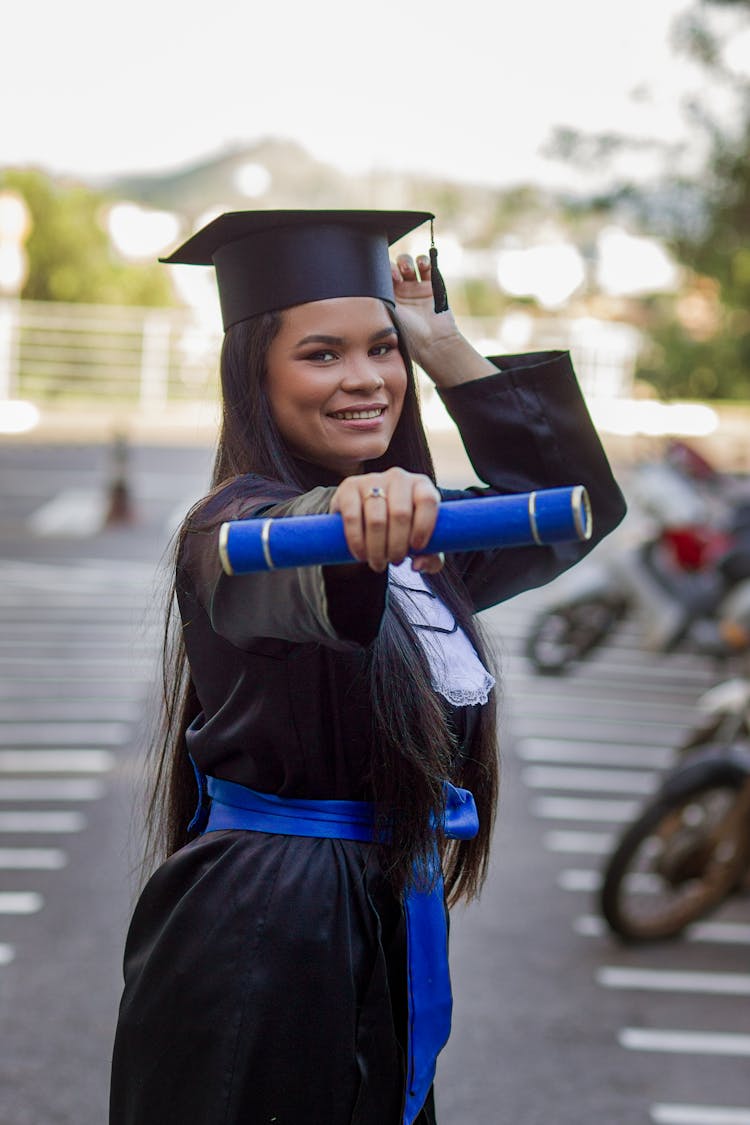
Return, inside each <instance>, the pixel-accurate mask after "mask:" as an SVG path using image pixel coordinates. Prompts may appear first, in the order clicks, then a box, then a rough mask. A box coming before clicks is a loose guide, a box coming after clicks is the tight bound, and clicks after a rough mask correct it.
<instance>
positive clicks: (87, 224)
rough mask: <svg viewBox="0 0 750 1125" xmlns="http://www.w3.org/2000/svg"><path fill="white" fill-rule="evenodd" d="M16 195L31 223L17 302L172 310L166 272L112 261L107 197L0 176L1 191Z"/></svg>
mask: <svg viewBox="0 0 750 1125" xmlns="http://www.w3.org/2000/svg"><path fill="white" fill-rule="evenodd" d="M3 188H6V189H8V188H9V189H11V190H13V191H16V192H18V193H19V194H20V195H21V196H22V197H23V198H24V200H25V201H26V204H27V206H28V208H29V212H30V214H31V220H32V224H33V225H32V228H31V233H30V234H29V238H28V240H27V242H26V252H27V254H28V259H29V272H28V277H27V279H26V283H25V285H24V287H23V291H22V294H21V296H22V297H24V298H26V299H28V300H36V301H85V302H91V303H94V304H96V303H102V304H121V305H170V304H173V303H174V302H173V296H172V288H171V284H170V281H169V278H168V277H167V276H166V271H164V270H163V269H161V267H159V266H158V264H154V265H134V264H131V263H127V262H123V261H121V260H119V259H118V258H117V256H116V255H115V253H114V251H113V249H112V247H111V244H110V240H109V237H108V235H107V233H106V231H105V229H104V226H103V215H104V213H105V210H106V207H107V205H108V204H109V203H111V202H113V201H112V200H111V199H109V198H108V197H107V196H106V195H104V194H103V193H100V192H96V191H92V190H91V189H89V188H87V187H83V186H80V185H78V184H69V183H62V182H57V181H55V180H54V179H52V178H51V177H50V176H48V175H46V174H45V173H43V172H41V171H38V170H36V169H26V168H24V169H4V170H0V190H2V189H3Z"/></svg>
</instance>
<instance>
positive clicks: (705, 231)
mask: <svg viewBox="0 0 750 1125" xmlns="http://www.w3.org/2000/svg"><path fill="white" fill-rule="evenodd" d="M711 8H715V9H720V8H725V9H729V8H731V9H733V10H734V11H735V12H740V13H742V14H743V20H744V21H746V26H747V27H750V0H704V3H703V5H702V6H701V8H700V9H697V10H695V11H692V12H691V13H690V14H689V16H688V17H685V18H684V19H683V21H681V22H680V24H679V25H678V27H677V29H676V41H677V44H678V46H681V47H682V49H684V50H685V51H687V52H688V53H689V54H690V55H691V56H692V57H693V58H694V59H696V60H697V61H698V62H700V63H701V65H702V67H703V68H704V70H705V71H706V74H707V77H709V78H710V79H711V80H712V81H715V82H718V83H721V84H723V85H724V86H725V87H727V88H728V89H731V90H732V91H733V93H734V96H735V98H736V103H737V106H738V111H739V112H738V120H739V128H736V129H735V130H734V131H733V132H730V131H729V129H727V128H726V127H725V125H724V122H718V121H716V120H714V119H713V118H712V117H711V116H710V115H709V114H707V113H706V111H705V109H704V108H703V107H702V105H701V104H700V100H699V99H696V102H695V103H694V104H692V105H691V107H690V108H691V110H692V113H693V118H694V120H695V121H696V122H698V124H699V126H700V127H702V128H703V129H704V130H705V131H706V133H707V134H708V136H709V138H710V146H711V148H710V151H711V156H710V160H709V163H708V167H707V168H706V171H705V176H704V178H703V181H702V185H701V187H702V196H703V199H702V202H703V222H702V223H701V224H700V225H699V228H698V229H697V230H695V229H693V230H691V229H690V228H689V227H688V228H685V229H682V230H679V229H678V230H676V231H675V234H674V236H673V238H672V247H673V250H674V252H675V254H676V256H677V257H678V259H679V260H680V261H681V262H683V263H684V264H685V266H686V267H687V268H688V270H689V277H690V278H691V279H692V280H691V282H690V283H689V285H688V291H687V293H686V294H683V295H681V296H680V297H678V298H676V299H675V300H673V301H672V302H671V303H670V306H671V307H668V308H667V309H665V310H664V315H662V316H661V317H658V318H656V319H655V320H653V321H652V322H651V325H650V327H651V336H652V338H653V341H654V348H653V351H652V353H651V354H650V355H649V356H646V357H644V363H643V366H642V369H641V371H640V372H639V375H640V376H641V377H643V378H646V379H648V380H649V381H650V382H651V383H652V384H653V385H654V386H655V387H656V388H657V389H658V390H659V391H660V392H662V393H663V394H665V395H669V396H671V397H674V396H678V395H684V396H690V397H705V398H726V399H750V311H748V310H750V249H749V248H748V247H750V82H748V81H747V79H745V78H741V77H739V76H737V75H736V74H735V73H733V72H732V71H731V70H730V69H729V68H728V67H727V65H726V64H725V61H724V57H723V53H722V49H721V39H720V36H719V35H718V34H717V33H716V32H714V31H712V29H711V24H710V18H709V14H710V9H711Z"/></svg>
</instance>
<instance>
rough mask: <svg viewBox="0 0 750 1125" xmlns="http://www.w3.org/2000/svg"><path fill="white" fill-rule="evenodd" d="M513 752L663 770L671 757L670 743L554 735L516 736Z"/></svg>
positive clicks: (534, 758) (538, 758) (528, 757)
mask: <svg viewBox="0 0 750 1125" xmlns="http://www.w3.org/2000/svg"><path fill="white" fill-rule="evenodd" d="M516 752H517V754H518V756H519V758H521V759H522V760H523V761H524V762H568V763H570V765H580V766H589V765H590V766H615V767H616V766H633V767H645V768H646V769H648V768H653V769H665V768H667V767H668V766H670V765H671V764H672V762H674V760H675V752H674V750H673V749H672V747H671V746H648V747H646V746H630V745H629V744H628V743H622V744H621V745H619V746H618V745H617V744H616V743H613V744H610V745H606V744H601V745H600V744H599V743H597V742H589V743H582V742H579V741H578V740H572V741H570V742H564V741H563V740H562V739H557V738H523V739H519V741H518V745H517V747H516Z"/></svg>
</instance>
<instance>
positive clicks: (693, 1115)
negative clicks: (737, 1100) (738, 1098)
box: [650, 1102, 750, 1125]
mask: <svg viewBox="0 0 750 1125" xmlns="http://www.w3.org/2000/svg"><path fill="white" fill-rule="evenodd" d="M650 1115H651V1120H652V1121H653V1122H654V1125H750V1108H747V1109H743V1108H740V1107H739V1106H737V1107H735V1108H732V1107H730V1106H719V1105H679V1104H676V1103H675V1104H670V1103H667V1102H664V1103H663V1104H659V1105H653V1106H651V1110H650Z"/></svg>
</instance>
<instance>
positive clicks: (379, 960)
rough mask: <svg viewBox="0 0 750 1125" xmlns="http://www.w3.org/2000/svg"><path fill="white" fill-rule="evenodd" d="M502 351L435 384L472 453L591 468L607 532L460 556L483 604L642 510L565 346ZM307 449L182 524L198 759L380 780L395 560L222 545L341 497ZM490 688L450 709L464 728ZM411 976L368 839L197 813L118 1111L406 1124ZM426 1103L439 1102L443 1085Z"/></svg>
mask: <svg viewBox="0 0 750 1125" xmlns="http://www.w3.org/2000/svg"><path fill="white" fill-rule="evenodd" d="M495 363H496V364H497V365H498V367H500V368H501V370H500V371H499V372H498V373H497V374H493V375H489V376H487V377H485V378H482V379H478V380H474V381H472V382H469V383H464V384H461V385H459V386H456V387H452V388H450V389H445V390H442V391H441V395H442V398H443V400H444V402H445V404H446V407H447V409H448V410H449V412H450V414H451V415H452V417H453V418H454V420H455V421H456V423H457V425H458V428H459V430H460V433H461V436H462V439H463V441H464V444H465V447H466V450H467V452H468V455H469V457H470V459H471V462H472V464H473V466H474V468H475V470H476V473H477V476H478V477H479V479H480V480H483V481H485V482H486V484H487V491H489V492H500V493H508V492H524V491H528V490H530V489H532V488H551V487H556V486H563V485H572V484H583V485H585V486H586V488H587V489H588V492H589V496H590V499H591V503H592V512H593V526H594V532H593V537H592V539H591V540H590V541H588V542H587V543H576V544H558V545H555V546H549V547H538V546H532V547H525V548H512V549H502V550H497V551H485V552H467V553H465V554H463V555H459V556H454V558H455V561H456V562H457V564H458V567H459V570H460V573H461V576H462V578H463V581H464V584H465V586H466V589H467V591H468V594H469V596H470V598H471V601H472V603H473V606H474V608H475V610H482V609H485V608H488V607H489V606H492V605H495V604H497V603H498V602H500V601H502V600H504V599H506V598H508V597H511V596H513V595H515V594H517V593H519V592H521V591H523V590H526V589H529V588H530V587H533V586H537V585H541V584H543V583H544V582H547V581H548V580H550V579H551V578H553V577H555V576H556V575H557V574H559V573H560V572H561V571H562V570H564V569H566V568H567V567H569V566H571V565H572V564H573V563H575V562H576V561H577V560H579V559H580V558H581V557H582V556H583V555H584V554H585V553H586V552H588V551H589V550H590V549H591V548H592V547H593V546H594V545H595V544H596V543H597V542H598V541H599V540H600V539H601V538H603V537H604V536H605V535H606V534H607V533H608V532H609V531H610V530H611V529H612V528H613V527H614V526H616V524H617V523H618V522H619V521H620V519H621V518H622V516H623V514H624V502H623V500H622V496H621V494H620V491H619V488H618V487H617V484H616V483H615V481H614V478H613V476H612V473H611V471H610V468H609V465H608V463H607V460H606V457H605V455H604V452H603V450H602V448H601V445H600V443H599V440H598V438H597V436H596V433H595V431H594V429H593V427H592V425H591V422H590V419H589V417H588V413H587V411H586V407H585V405H584V402H583V400H582V397H581V395H580V391H579V389H578V385H577V382H576V379H575V375H574V373H573V370H572V367H571V364H570V359H569V357H568V355H567V353H561V352H547V353H536V354H531V355H525V356H512V357H498V358H496V359H495ZM308 468H309V476H310V481H309V483H310V485H311V487H310V488H309V489H308V490H307V491H306V492H303V493H301V494H300V492H299V490H297V489H293V488H290V487H288V486H286V485H281V484H279V483H278V482H274V481H269V480H265V479H261V478H258V477H255V476H244V477H239V478H237V479H236V480H234V481H233V482H231V483H230V484H229V485H228V486H226V487H225V488H224V489H222V490H221V491H220V492H219V493H218V494H217V495H215V496H214V497H213V498H212V499H211V500H210V501H208V502H207V504H206V505H205V506H204V509H203V512H202V520H201V529H200V530H196V531H195V532H191V533H189V534H188V535H187V537H186V540H185V545H184V549H183V552H182V554H181V557H180V559H179V561H178V574H177V579H178V582H177V586H178V599H179V605H180V613H181V617H182V622H183V628H184V639H185V645H186V649H187V653H188V659H189V662H190V668H191V675H192V679H193V683H194V686H195V689H196V693H197V696H198V699H199V701H200V705H201V713H200V715H199V716H198V719H197V720H196V721H195V723H193V725H192V727H191V729H190V730H189V731H188V733H187V736H186V741H187V750H188V751H189V753H190V754H191V755H192V757H193V759H194V761H195V762H196V764H197V766H198V767H199V769H200V770H201V771H203V772H205V773H208V774H212V775H214V776H217V777H221V778H224V779H226V780H228V781H234V782H238V783H240V784H243V785H246V786H250V787H251V788H253V789H257V790H260V791H262V792H265V793H273V794H277V795H280V796H284V797H293V798H297V797H302V798H309V799H318V800H327V799H342V800H368V799H370V798H371V793H370V790H369V786H368V780H367V779H368V773H369V763H370V754H371V737H372V734H371V731H372V724H371V722H370V716H369V696H368V691H367V681H366V677H365V675H364V672H365V670H366V666H367V658H368V646H369V645H370V644H371V642H372V641H373V639H374V638H375V637H376V636H377V633H378V629H379V627H380V623H381V620H382V617H383V614H384V613H387V612H388V593H387V574H375V573H374V572H372V571H370V570H369V569H368V568H367V567H365V566H361V567H358V568H357V570H356V573H350V574H346V575H342V573H341V570H340V569H336V568H320V567H311V568H305V569H300V570H283V571H272V572H268V573H265V574H258V575H245V576H235V577H227V576H226V575H224V574H223V573H222V572H221V568H220V566H219V561H218V552H217V540H218V527H219V525H220V523H221V522H222V521H223V520H225V519H234V518H242V517H249V516H251V515H259V514H261V513H263V514H271V515H285V514H287V515H288V514H301V513H305V512H314V511H326V510H327V508H328V503H329V501H330V495H331V492H332V487H331V483H332V482H331V480H330V474H327V473H326V472H325V470H320V471H318V470H316V469H314V468H313V467H308ZM481 491H482V490H481V489H471V490H468V491H467V492H454V491H451V492H443V498H444V499H446V500H452V499H458V498H460V497H462V496H466V495H476V494H477V493H478V492H481ZM490 705H492V704H490ZM473 710H474V709H473V708H463V709H460V710H459V712H457V713H456V714H455V715H454V717H453V718H454V723H455V725H456V726H457V729H458V732H459V741H460V742H461V743H462V748H463V749H464V750H466V749H468V748H469V747H470V742H471V734H472V729H473V726H474V723H473V721H472V719H473V717H475V716H472V711H473ZM405 989H406V985H405V927H404V918H403V910H402V906H401V903H400V901H399V900H398V898H397V897H396V896H395V895H394V893H393V891H392V889H391V887H390V884H389V883H388V881H387V879H386V878H385V877H384V875H383V873H382V871H381V870H380V868H379V865H378V860H377V854H376V849H374V848H373V847H372V845H370V844H366V843H358V842H355V841H346V840H337V839H336V840H330V839H311V838H304V837H294V836H277V835H271V834H264V833H258V832H241V831H226V832H216V833H210V834H208V835H206V836H202V837H200V838H198V839H196V840H194V841H193V842H192V843H190V844H188V845H187V846H186V847H184V848H183V849H181V850H180V851H179V852H178V853H176V854H175V855H173V856H172V857H170V859H169V860H168V861H167V862H166V863H165V864H164V865H163V866H162V867H160V868H159V870H158V871H157V872H156V873H155V874H154V875H153V876H152V877H151V879H150V881H149V883H148V884H147V886H146V887H145V889H144V891H143V894H142V895H141V898H140V900H139V903H138V905H137V907H136V910H135V913H134V917H133V920H132V923H131V927H130V931H129V934H128V939H127V945H126V950H125V989H124V993H123V999H122V1004H121V1009H120V1018H119V1021H118V1028H117V1035H116V1041H115V1050H114V1058H113V1070H112V1087H111V1116H110V1123H111V1125H157V1123H158V1125H172V1123H173V1125H177V1123H178V1122H179V1123H180V1125H182V1123H184V1122H185V1121H186V1120H193V1121H197V1122H200V1123H201V1125H214V1123H215V1125H219V1123H221V1125H266V1123H271V1122H274V1123H277V1125H303V1123H304V1125H399V1122H400V1120H401V1113H402V1105H403V1096H404V1050H405V1047H404V1044H405V1024H406V992H405ZM418 1122H419V1125H430V1123H432V1122H434V1109H433V1107H432V1098H431V1097H430V1098H428V1102H427V1103H426V1105H425V1107H424V1110H423V1111H422V1113H421V1114H420V1116H419V1118H418Z"/></svg>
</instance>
